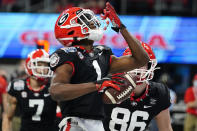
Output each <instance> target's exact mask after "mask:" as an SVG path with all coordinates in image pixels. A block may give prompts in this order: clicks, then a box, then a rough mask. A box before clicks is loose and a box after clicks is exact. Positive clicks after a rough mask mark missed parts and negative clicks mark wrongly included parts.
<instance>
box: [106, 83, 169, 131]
mask: <svg viewBox="0 0 197 131" xmlns="http://www.w3.org/2000/svg"><path fill="white" fill-rule="evenodd" d="M149 83H150V88H149V89H148V95H147V96H146V97H145V98H144V99H143V100H140V101H138V102H137V101H131V100H130V99H127V100H126V101H124V102H123V103H121V104H119V105H111V104H109V105H105V113H106V116H105V119H104V122H103V123H104V127H105V130H106V131H144V130H145V129H146V128H147V126H148V125H149V123H150V121H151V120H152V119H153V118H154V117H155V116H156V115H157V114H159V113H160V112H161V111H162V110H164V109H167V108H168V107H169V106H170V104H171V103H170V93H169V90H168V87H166V86H164V85H163V84H161V83H155V82H149Z"/></svg>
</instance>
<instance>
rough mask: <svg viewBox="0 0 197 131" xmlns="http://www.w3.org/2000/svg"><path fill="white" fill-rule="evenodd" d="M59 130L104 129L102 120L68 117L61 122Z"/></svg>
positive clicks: (91, 130)
mask: <svg viewBox="0 0 197 131" xmlns="http://www.w3.org/2000/svg"><path fill="white" fill-rule="evenodd" d="M59 131H104V127H103V123H102V121H101V120H92V119H84V118H79V117H66V118H64V119H63V120H62V121H61V122H60V124H59Z"/></svg>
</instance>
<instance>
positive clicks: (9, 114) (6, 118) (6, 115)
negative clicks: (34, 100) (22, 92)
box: [2, 94, 17, 131]
mask: <svg viewBox="0 0 197 131" xmlns="http://www.w3.org/2000/svg"><path fill="white" fill-rule="evenodd" d="M6 96H7V97H6V100H5V101H6V102H7V104H5V105H4V106H5V107H4V109H5V110H4V112H3V120H2V131H12V118H13V116H14V113H15V110H16V104H17V100H16V98H15V97H13V96H11V95H9V94H6Z"/></svg>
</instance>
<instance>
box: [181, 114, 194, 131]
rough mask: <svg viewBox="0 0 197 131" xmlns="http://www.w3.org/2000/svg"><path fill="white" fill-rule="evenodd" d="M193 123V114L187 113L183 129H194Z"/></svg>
mask: <svg viewBox="0 0 197 131" xmlns="http://www.w3.org/2000/svg"><path fill="white" fill-rule="evenodd" d="M194 125H195V118H194V116H193V115H191V114H188V113H187V115H186V117H185V122H184V131H192V130H194Z"/></svg>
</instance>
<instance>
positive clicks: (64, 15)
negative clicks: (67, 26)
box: [58, 13, 68, 26]
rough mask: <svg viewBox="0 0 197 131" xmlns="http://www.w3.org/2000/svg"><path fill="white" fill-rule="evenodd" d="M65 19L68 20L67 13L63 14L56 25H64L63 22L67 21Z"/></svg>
mask: <svg viewBox="0 0 197 131" xmlns="http://www.w3.org/2000/svg"><path fill="white" fill-rule="evenodd" d="M67 18H68V13H66V14H63V15H62V16H61V18H60V19H59V21H58V25H59V26H61V25H62V24H64V22H65V21H66V20H67Z"/></svg>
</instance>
